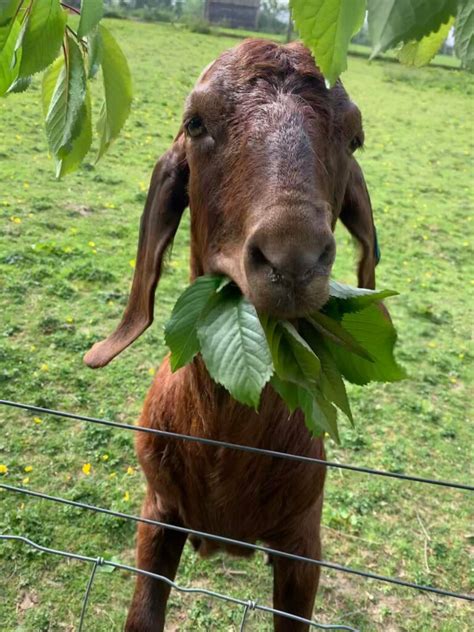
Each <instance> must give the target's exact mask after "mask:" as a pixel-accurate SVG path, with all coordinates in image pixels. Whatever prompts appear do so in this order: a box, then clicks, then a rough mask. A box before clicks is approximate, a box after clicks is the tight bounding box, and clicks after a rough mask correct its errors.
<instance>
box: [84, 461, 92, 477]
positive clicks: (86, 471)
mask: <svg viewBox="0 0 474 632" xmlns="http://www.w3.org/2000/svg"><path fill="white" fill-rule="evenodd" d="M91 468H92V465H91V464H90V463H84V465H83V466H82V473H83V474H85V475H86V476H89V474H90V473H91Z"/></svg>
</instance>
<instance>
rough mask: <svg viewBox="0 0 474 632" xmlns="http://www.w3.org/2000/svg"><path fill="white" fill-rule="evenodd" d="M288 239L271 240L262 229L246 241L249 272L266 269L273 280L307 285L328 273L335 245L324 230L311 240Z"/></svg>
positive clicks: (332, 238) (333, 256)
mask: <svg viewBox="0 0 474 632" xmlns="http://www.w3.org/2000/svg"><path fill="white" fill-rule="evenodd" d="M308 237H309V235H306V236H305V238H303V239H299V240H298V239H294V238H291V236H290V235H288V238H287V239H285V238H283V239H278V240H274V239H271V238H269V237H268V235H266V234H265V232H261V233H259V234H256V235H254V236H253V237H252V239H251V240H250V243H249V244H248V263H249V264H250V267H251V268H253V271H254V272H256V273H258V272H266V273H269V274H270V279H271V281H272V282H274V283H285V282H286V283H292V284H297V285H301V286H303V285H307V284H309V283H310V282H311V281H312V280H313V278H314V277H315V276H328V275H329V273H330V272H331V267H332V264H333V263H334V259H335V255H336V244H335V241H334V237H333V236H332V233H331V232H330V231H329V230H328V231H327V232H326V231H325V232H324V233H318V234H317V236H315V237H314V239H312V240H308Z"/></svg>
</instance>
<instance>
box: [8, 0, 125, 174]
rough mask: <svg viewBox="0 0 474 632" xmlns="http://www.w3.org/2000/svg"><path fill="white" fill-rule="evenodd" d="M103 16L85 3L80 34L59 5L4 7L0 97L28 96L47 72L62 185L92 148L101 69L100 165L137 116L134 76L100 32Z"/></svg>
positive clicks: (14, 2)
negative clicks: (34, 80)
mask: <svg viewBox="0 0 474 632" xmlns="http://www.w3.org/2000/svg"><path fill="white" fill-rule="evenodd" d="M102 14H103V3H102V0H85V1H84V2H82V7H81V16H80V19H79V23H78V28H77V31H74V29H73V28H72V27H71V26H69V25H67V24H66V23H67V21H68V15H67V13H66V11H64V10H63V9H62V7H61V4H60V1H59V0H32V2H31V3H29V4H27V5H25V6H23V4H22V2H21V0H1V3H0V96H1V95H5V94H7V93H12V92H21V91H23V90H26V89H27V88H28V87H29V85H30V78H31V75H33V74H35V73H37V72H39V71H41V70H45V73H44V77H43V81H42V97H41V99H42V103H43V113H44V117H45V126H46V136H47V139H48V145H49V148H50V151H51V154H52V156H53V159H54V161H55V163H56V175H57V177H58V178H60V177H61V176H63V175H65V174H66V173H69V172H71V171H74V170H76V169H77V168H78V167H79V165H80V164H81V162H82V160H83V159H84V157H85V156H86V155H87V153H88V152H89V149H90V147H91V144H92V120H91V119H92V104H91V97H90V88H89V80H91V79H92V78H93V77H94V76H95V75H96V74H97V72H98V71H99V69H100V68H101V67H102V75H103V86H104V101H103V105H102V108H101V112H100V116H99V120H98V122H97V130H98V133H99V136H100V146H99V151H98V158H100V157H101V156H102V155H103V154H104V153H105V152H106V151H107V149H108V148H109V146H110V144H111V143H112V141H113V140H114V139H115V138H116V137H117V135H118V134H119V132H120V130H121V129H122V127H123V125H124V123H125V120H126V119H127V117H128V114H129V112H130V105H131V101H132V87H131V76H130V70H129V68H128V64H127V61H126V59H125V56H124V54H123V53H122V51H121V49H120V47H119V45H118V44H117V42H116V41H115V39H114V37H113V36H112V35H111V34H110V32H109V31H108V30H107V29H106V28H105V27H103V26H102V25H100V24H99V22H100V19H101V17H102ZM60 50H62V54H59V52H60Z"/></svg>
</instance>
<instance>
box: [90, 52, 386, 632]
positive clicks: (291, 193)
mask: <svg viewBox="0 0 474 632" xmlns="http://www.w3.org/2000/svg"><path fill="white" fill-rule="evenodd" d="M195 116H200V117H201V118H202V119H203V121H204V123H205V133H203V134H202V135H201V136H200V137H199V138H191V137H190V135H189V133H188V132H186V129H187V125H188V121H189V120H190V119H192V117H195ZM354 138H356V139H358V140H359V141H360V142H361V141H362V138H363V132H362V127H361V117H360V113H359V111H358V109H357V108H356V107H355V106H354V105H353V104H352V103H351V102H350V100H349V98H348V96H347V94H346V92H345V91H344V88H343V87H342V85H341V84H340V83H338V84H337V85H336V86H335V87H334V88H333V89H331V90H328V89H327V88H326V86H325V84H324V80H323V78H322V76H321V74H320V72H319V70H318V69H317V67H316V66H315V64H314V61H313V59H312V57H311V55H310V54H309V52H308V51H307V50H306V49H305V48H304V47H303V46H302V45H301V44H291V45H289V46H278V45H276V44H272V43H270V42H266V41H263V40H250V41H247V42H245V43H243V44H241V45H240V46H238V47H236V48H235V49H232V50H230V51H227V52H225V53H223V55H221V57H220V58H219V59H218V60H216V62H214V63H213V64H211V65H210V66H209V67H208V68H207V69H206V70H205V71H204V72H203V74H202V75H201V77H200V79H199V81H198V83H197V85H196V87H195V89H194V91H193V92H192V94H191V95H190V97H189V99H188V101H187V103H186V108H185V114H184V119H183V127H182V129H181V130H180V132H179V133H178V136H177V138H176V140H175V142H174V144H173V146H172V148H171V149H170V150H169V151H168V152H167V153H166V154H165V155H164V156H163V157H162V158H161V159H160V161H159V162H158V164H157V167H156V168H155V171H154V174H153V177H152V182H151V185H150V192H149V195H148V199H147V203H146V206H145V211H144V214H143V218H142V224H141V230H140V241H139V247H138V255H137V270H136V273H135V277H134V281H133V286H132V292H131V296H130V300H129V304H128V306H127V309H126V311H125V313H124V317H123V319H122V322H121V323H120V325H119V327H118V329H117V331H116V332H114V334H112V336H110V337H109V338H108V339H107V340H105V341H103V342H101V343H99V344H98V345H95V346H94V348H93V349H92V350H91V351H90V352H89V353H88V355H87V356H86V362H87V363H88V364H89V365H90V366H93V367H97V366H103V365H104V364H107V362H109V361H110V360H111V359H112V358H113V357H114V356H115V355H117V354H118V353H120V351H122V350H123V349H124V348H125V347H126V346H128V345H129V344H130V343H131V342H133V340H134V339H135V338H136V337H137V336H139V335H140V334H141V333H142V332H143V331H144V329H145V328H146V327H147V326H148V325H149V324H150V323H151V321H152V318H153V300H154V292H155V287H156V284H157V282H158V280H159V275H160V268H161V261H162V258H163V254H164V252H165V249H166V247H167V246H168V245H169V243H170V242H171V240H172V238H173V235H174V233H175V231H176V229H177V227H178V224H179V220H180V217H181V214H182V212H183V211H184V208H185V206H186V205H187V203H188V198H189V205H190V208H191V278H195V277H196V276H199V275H202V274H204V273H217V274H227V275H229V276H230V277H231V278H232V279H233V280H234V282H235V283H237V284H238V285H239V287H240V288H241V290H242V292H243V293H244V294H246V296H247V297H248V298H249V299H250V300H251V301H252V302H253V303H254V304H255V305H256V307H257V309H258V310H260V311H262V312H269V313H272V314H275V315H279V316H287V317H294V316H299V315H302V314H304V313H307V312H308V311H309V310H311V309H318V308H319V307H320V306H321V305H322V304H323V303H324V302H325V301H326V300H327V296H328V277H329V273H330V269H331V266H332V262H333V259H334V240H333V237H332V231H333V230H334V226H335V224H336V220H337V218H338V216H339V215H341V218H342V220H343V221H344V223H345V224H346V226H347V227H348V228H349V230H350V231H351V232H352V233H353V234H354V236H355V237H356V238H357V239H358V241H359V242H360V243H361V245H362V259H361V262H360V266H359V283H360V284H363V285H365V286H368V287H374V284H375V274H374V266H375V257H374V251H373V248H374V228H373V220H372V211H371V208H370V200H369V197H368V193H367V189H366V187H365V182H364V179H363V176H362V172H361V171H360V169H359V167H358V165H357V163H356V162H355V160H354V158H353V157H352V152H351V150H350V145H351V143H353V139H354ZM188 179H189V185H188V189H187V190H186V187H185V183H186V182H187V181H188ZM140 425H142V426H144V427H147V428H157V429H162V430H172V431H175V432H180V433H184V434H188V435H194V436H197V437H210V438H212V439H217V440H222V441H226V442H231V443H238V444H245V445H250V446H255V447H261V448H268V449H273V450H278V451H281V452H288V453H292V454H298V455H304V456H311V457H316V458H319V459H324V446H323V441H322V439H319V438H312V437H311V436H310V434H309V432H308V430H307V429H306V426H305V424H304V419H303V416H302V414H301V412H300V411H296V412H295V413H293V414H290V413H289V411H288V409H287V408H286V406H285V405H284V403H283V402H282V400H281V399H280V398H279V397H278V396H277V394H276V393H275V392H274V391H273V389H272V388H271V387H270V386H267V387H266V388H265V390H264V392H263V394H262V398H261V402H260V406H259V410H258V412H255V411H253V410H251V409H250V408H248V407H246V406H244V405H241V404H239V403H237V402H236V401H234V400H233V399H232V398H231V397H230V396H229V394H228V393H227V391H225V390H224V389H223V388H222V387H220V386H218V385H216V384H215V383H214V382H213V381H212V380H211V378H210V376H209V374H208V372H207V370H206V368H205V366H204V364H203V362H202V360H201V358H200V357H199V356H198V357H197V358H196V359H195V360H194V361H193V362H192V363H191V364H190V365H188V366H186V367H184V368H182V369H180V370H178V371H177V372H176V373H172V372H171V369H170V364H169V359H168V358H165V360H164V362H163V364H162V365H161V367H160V370H159V372H158V373H157V375H156V377H155V380H154V382H153V385H152V387H151V389H150V391H149V393H148V396H147V398H146V401H145V406H144V409H143V412H142V415H141V418H140ZM137 454H138V458H139V460H140V464H141V466H142V468H143V471H144V473H145V476H146V478H147V482H148V493H147V497H146V500H145V503H144V506H143V511H142V515H143V516H145V517H148V518H153V519H158V520H160V521H163V522H169V523H170V524H171V523H173V524H178V525H183V526H185V527H189V528H192V529H195V530H200V531H206V532H210V533H214V534H217V535H222V536H228V537H230V538H234V539H239V540H244V541H245V542H250V543H255V542H257V541H261V542H263V543H265V544H267V545H269V546H271V547H273V548H276V549H282V550H285V551H288V552H291V553H298V554H300V555H304V556H308V557H311V558H314V559H318V558H320V556H321V545H320V536H319V526H320V520H321V510H322V500H323V487H324V478H325V469H324V468H323V467H322V466H317V465H313V464H303V463H299V462H292V461H286V460H283V459H275V458H270V457H265V456H259V455H254V454H249V453H246V452H241V451H234V450H231V449H226V448H216V447H211V446H206V445H201V444H199V443H195V442H185V441H179V440H167V439H164V438H162V437H159V436H156V435H152V434H146V433H140V434H139V436H138V439H137ZM185 541H186V537H185V536H183V535H180V534H176V533H173V532H172V531H168V530H166V529H162V528H159V527H153V526H150V525H143V524H142V525H140V527H139V528H138V542H137V549H138V553H137V564H138V565H139V567H140V568H143V569H146V570H148V571H152V572H155V573H160V574H163V575H166V576H167V577H169V578H173V577H174V575H175V573H176V570H177V567H178V563H179V558H180V555H181V551H182V548H183V546H184V544H185ZM193 543H194V544H195V546H196V547H197V548H198V549H199V551H200V552H201V553H202V554H204V555H205V554H209V553H211V552H212V551H213V550H215V549H216V548H217V545H216V543H215V542H213V541H202V542H201V541H199V540H197V539H194V540H193ZM228 551H229V552H231V553H234V554H240V555H248V554H249V551H248V549H243V548H239V547H230V548H229V547H228ZM272 561H273V570H274V595H273V598H274V606H275V608H277V609H279V610H285V611H288V612H291V613H294V614H298V615H300V616H302V617H306V618H310V617H311V614H312V609H313V604H314V598H315V594H316V590H317V586H318V580H319V568H318V567H317V566H315V565H311V564H305V563H301V562H293V561H289V560H285V559H282V558H277V557H275V559H274V560H272ZM168 594H169V588H167V587H166V586H165V585H163V584H162V583H161V582H158V581H155V580H153V579H150V578H147V577H143V576H140V577H139V578H138V579H137V584H136V589H135V595H134V598H133V602H132V605H131V607H130V611H129V615H128V620H127V624H126V630H127V632H152V631H160V630H163V629H164V620H165V609H166V601H167V598H168ZM306 629H307V626H306V625H305V624H301V623H297V622H292V621H290V620H288V619H284V618H280V617H275V630H277V631H279V632H283V631H285V632H286V631H288V632H290V631H295V632H296V631H298V632H300V631H303V630H306Z"/></svg>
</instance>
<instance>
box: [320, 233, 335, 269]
mask: <svg viewBox="0 0 474 632" xmlns="http://www.w3.org/2000/svg"><path fill="white" fill-rule="evenodd" d="M335 256H336V244H335V242H334V239H333V238H331V241H330V242H329V243H328V244H327V245H326V247H325V248H324V250H323V251H322V253H321V254H320V255H319V259H318V265H319V266H324V267H329V266H332V264H333V263H334V259H335Z"/></svg>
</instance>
